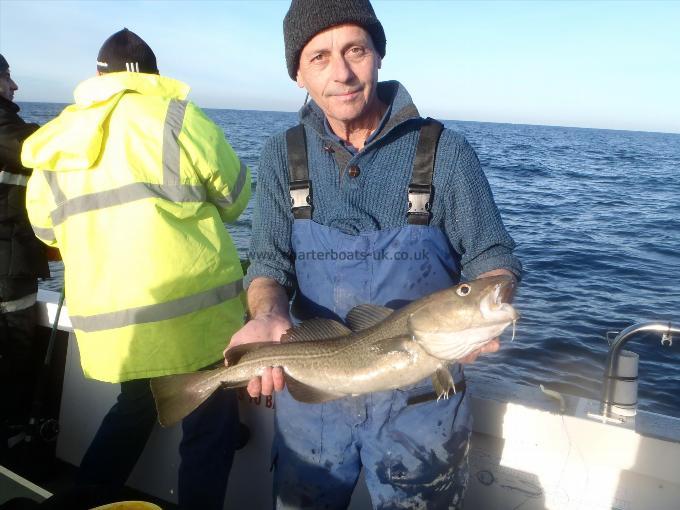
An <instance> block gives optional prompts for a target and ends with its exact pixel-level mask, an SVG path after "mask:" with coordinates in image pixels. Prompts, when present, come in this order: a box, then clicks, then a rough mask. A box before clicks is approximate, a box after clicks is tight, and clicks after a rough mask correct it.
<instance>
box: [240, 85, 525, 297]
mask: <svg viewBox="0 0 680 510" xmlns="http://www.w3.org/2000/svg"><path fill="white" fill-rule="evenodd" d="M378 96H379V97H380V99H381V100H382V101H383V102H384V103H386V104H388V105H389V110H388V113H387V116H388V117H387V119H386V121H385V122H384V123H383V124H382V127H381V129H380V132H379V133H378V134H377V136H375V137H373V139H372V140H371V141H370V143H368V144H367V145H366V146H365V147H364V148H363V149H362V150H361V151H359V152H358V153H357V154H352V152H350V151H349V150H348V149H347V148H345V147H343V146H342V145H340V144H339V143H338V142H337V141H336V140H333V139H332V137H330V136H328V134H327V131H326V128H325V125H324V116H323V113H322V111H321V109H320V108H319V107H318V106H317V105H316V104H315V103H314V102H310V103H308V104H307V105H305V106H304V107H303V108H302V109H301V110H300V122H301V123H302V124H304V126H305V134H306V137H307V154H308V161H309V174H310V180H311V181H312V193H313V206H314V207H313V210H312V220H313V221H316V222H318V223H321V224H323V225H326V226H328V227H333V228H337V229H339V230H341V231H343V232H345V233H349V234H357V233H359V232H365V231H372V230H379V229H390V228H395V227H400V226H404V225H406V224H407V220H406V218H407V216H406V211H407V209H408V185H409V182H410V179H411V172H412V168H413V160H414V157H415V153H416V146H417V142H418V136H419V128H420V126H421V124H422V119H421V117H420V115H419V113H418V110H417V109H416V107H415V105H414V104H413V102H412V100H411V97H410V95H409V94H408V92H407V91H406V89H405V88H404V87H403V86H402V85H401V84H400V83H398V82H395V81H391V82H381V83H379V84H378ZM324 147H326V149H325V150H324ZM328 147H330V148H331V149H332V150H328ZM351 165H356V166H358V167H359V171H360V173H359V175H358V176H356V177H350V176H349V174H348V172H347V170H348V168H349V167H350V166H351ZM287 166H288V165H287V151H286V137H285V133H280V134H278V135H276V136H274V137H272V138H270V139H269V140H268V141H267V142H266V143H265V146H264V148H263V149H262V155H261V158H260V165H259V169H258V180H257V198H256V202H255V211H254V217H253V228H252V239H251V245H250V253H249V258H250V261H251V265H250V268H249V269H248V274H247V276H246V279H245V284H246V285H248V284H249V283H250V282H251V281H252V280H253V279H254V278H257V277H268V278H272V279H273V280H276V281H277V282H278V283H279V284H281V285H282V286H283V287H284V288H286V290H287V291H288V292H291V291H293V290H295V288H296V279H295V266H294V264H295V260H294V258H295V254H294V253H293V249H292V246H291V229H292V225H293V214H292V213H291V210H290V195H289V191H288V181H289V177H288V168H287ZM433 186H434V200H433V204H432V211H431V212H432V219H431V221H430V225H437V226H439V227H441V228H442V229H443V230H444V232H445V233H446V235H447V237H448V239H449V241H450V243H451V247H452V249H453V250H455V251H456V252H457V253H458V255H459V257H460V263H461V270H462V278H463V279H467V280H469V279H473V278H475V277H477V276H478V275H479V274H481V273H484V272H486V271H490V270H492V269H498V268H504V269H508V270H510V271H512V272H513V273H514V274H515V275H517V277H520V275H521V270H522V269H521V264H520V262H519V260H518V259H517V258H516V257H515V256H514V255H513V253H512V251H513V249H514V247H515V243H514V242H513V240H512V238H511V237H510V236H509V235H508V233H507V232H506V230H505V228H504V227H503V223H502V221H501V217H500V214H499V212H498V209H497V208H496V204H495V203H494V200H493V196H492V194H491V189H490V188H489V184H488V182H487V180H486V178H485V177H484V174H483V172H482V169H481V166H480V164H479V160H478V159H477V155H476V154H475V151H474V149H473V148H472V147H471V146H470V145H469V144H468V142H467V141H466V140H465V138H464V137H463V136H462V135H460V134H458V133H456V132H454V131H451V130H449V129H445V130H444V131H443V132H442V135H441V138H440V141H439V146H438V148H437V154H436V159H435V170H434V177H433Z"/></svg>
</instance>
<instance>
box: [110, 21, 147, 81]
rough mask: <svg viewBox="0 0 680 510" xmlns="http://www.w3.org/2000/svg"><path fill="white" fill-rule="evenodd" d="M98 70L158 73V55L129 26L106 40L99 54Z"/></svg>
mask: <svg viewBox="0 0 680 510" xmlns="http://www.w3.org/2000/svg"><path fill="white" fill-rule="evenodd" d="M97 70H98V71H100V72H102V73H115V72H118V71H135V72H138V73H149V74H158V66H157V65H156V55H154V54H153V51H152V50H151V48H149V45H148V44H146V43H145V42H144V40H143V39H142V38H141V37H139V36H138V35H137V34H135V33H134V32H131V31H130V30H128V29H127V28H124V29H123V30H121V31H120V32H116V33H115V34H113V35H112V36H111V37H109V38H108V39H107V40H106V41H104V44H102V47H101V48H100V50H99V55H97Z"/></svg>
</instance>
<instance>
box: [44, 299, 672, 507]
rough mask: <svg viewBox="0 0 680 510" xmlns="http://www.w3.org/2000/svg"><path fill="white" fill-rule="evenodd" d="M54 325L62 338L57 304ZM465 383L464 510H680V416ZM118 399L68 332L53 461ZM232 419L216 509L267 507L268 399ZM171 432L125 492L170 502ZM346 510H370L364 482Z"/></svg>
mask: <svg viewBox="0 0 680 510" xmlns="http://www.w3.org/2000/svg"><path fill="white" fill-rule="evenodd" d="M57 298H58V296H57V294H56V293H53V292H52V293H51V292H41V293H40V300H41V301H42V302H43V303H45V306H44V308H43V311H42V314H43V315H42V319H41V320H42V323H43V324H44V325H48V324H50V323H51V321H52V320H53V318H54V313H55V310H56V305H55V303H56V301H57ZM59 327H60V329H63V330H66V331H69V330H70V321H69V319H68V311H67V309H66V307H64V309H63V310H62V317H61V319H60V322H59ZM469 385H470V387H471V390H472V395H473V412H474V416H475V429H474V434H473V441H472V446H471V451H470V486H469V488H468V493H467V497H466V505H465V508H466V509H468V510H472V509H474V510H516V509H522V510H539V509H550V510H613V509H615V510H680V419H678V418H676V417H669V416H661V415H654V414H651V413H643V412H639V413H638V415H637V416H636V417H634V418H629V419H622V420H621V421H620V422H607V423H603V422H602V420H601V419H598V418H597V416H596V415H597V413H598V409H599V403H598V402H595V401H592V400H587V399H583V398H576V397H569V396H566V397H565V401H564V406H563V410H560V407H561V404H560V402H559V401H558V400H556V399H553V398H551V397H548V396H546V395H545V394H543V393H542V392H541V391H540V390H539V389H538V388H533V387H529V386H521V385H511V384H507V383H504V382H503V381H500V380H492V379H475V380H472V381H469ZM117 394H118V386H117V385H112V384H106V383H100V382H97V381H92V380H86V379H85V378H84V377H83V373H82V370H81V368H80V361H79V355H78V349H77V345H76V342H75V338H74V337H73V335H70V337H69V345H68V352H67V359H66V373H65V378H64V387H63V394H62V404H61V414H60V425H61V433H60V436H59V439H58V443H57V456H58V457H59V458H61V459H63V460H65V461H67V462H69V463H72V464H74V465H78V463H79V462H80V459H81V458H82V455H83V454H84V452H85V449H86V448H87V446H88V445H89V442H90V440H91V439H92V437H93V435H94V433H95V431H96V429H97V427H98V426H99V423H100V421H101V419H102V418H103V416H104V414H105V413H106V412H107V410H108V409H109V408H110V406H111V405H112V403H113V401H114V399H115V397H116V396H117ZM240 411H241V420H242V421H243V422H244V423H246V424H247V425H248V426H249V427H250V429H251V440H250V442H249V443H248V445H247V446H246V447H245V448H244V449H243V450H241V451H239V452H237V454H236V458H235V461H234V466H233V469H232V472H231V476H230V480H229V488H228V492H227V497H226V500H225V508H228V509H241V508H249V509H254V510H257V509H268V508H271V473H270V471H269V466H270V459H269V446H270V441H271V434H272V416H273V411H272V409H271V408H269V407H268V406H267V403H266V401H265V399H262V400H258V401H255V400H253V399H250V398H248V397H247V396H246V397H245V398H244V399H243V400H242V401H241V407H240ZM180 434H181V430H180V428H179V426H175V427H172V428H169V429H162V428H160V427H157V429H156V430H155V431H154V433H153V435H152V437H151V439H150V441H149V443H148V444H147V447H146V449H145V451H144V453H143V455H142V457H141V459H140V461H139V463H138V464H137V466H136V468H135V470H134V472H133V474H132V476H131V478H130V481H129V484H130V485H131V486H132V487H134V488H136V489H139V490H142V491H144V492H146V493H148V494H152V495H154V496H156V497H159V498H162V499H164V500H167V501H173V502H174V501H176V484H177V480H176V478H177V475H176V473H177V465H178V460H179V459H178V453H177V444H178V441H179V438H180ZM36 497H37V496H36ZM43 497H44V496H43ZM350 508H351V509H353V510H358V509H366V508H371V505H370V499H369V497H368V494H367V491H366V488H365V486H364V484H363V482H360V484H359V486H358V487H357V489H356V491H355V494H354V497H353V499H352V504H351V506H350Z"/></svg>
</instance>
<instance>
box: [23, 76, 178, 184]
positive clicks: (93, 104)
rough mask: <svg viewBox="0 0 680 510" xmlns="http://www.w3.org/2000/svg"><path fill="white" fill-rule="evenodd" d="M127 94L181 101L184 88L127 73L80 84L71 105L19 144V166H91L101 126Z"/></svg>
mask: <svg viewBox="0 0 680 510" xmlns="http://www.w3.org/2000/svg"><path fill="white" fill-rule="evenodd" d="M129 92H135V93H138V94H142V95H144V96H156V97H163V98H167V99H180V100H183V99H185V98H186V96H187V94H188V93H189V86H188V85H186V84H184V83H182V82H180V81H177V80H173V79H172V78H167V77H164V76H159V75H157V74H144V73H129V72H120V73H110V74H104V75H101V76H95V77H93V78H90V79H88V80H85V81H84V82H82V83H81V84H80V85H78V86H77V87H76V90H75V91H74V93H73V97H74V99H75V104H72V105H70V106H67V107H66V108H65V109H64V111H63V112H62V113H61V114H59V116H58V117H57V118H55V119H54V120H52V121H50V122H48V123H47V124H45V125H44V126H43V127H41V128H40V129H39V130H38V131H36V132H35V133H33V135H31V136H30V137H29V138H28V139H27V140H26V141H25V142H24V145H23V149H22V151H21V160H22V163H23V165H24V166H25V167H27V168H39V169H41V170H51V171H69V170H85V169H88V168H92V166H93V165H94V164H95V162H96V161H97V160H98V158H99V155H100V153H101V150H102V144H103V142H104V131H105V129H104V128H105V124H106V122H107V120H108V119H109V117H110V115H111V114H112V112H113V110H114V109H115V108H116V105H117V104H118V101H120V100H121V98H122V97H123V96H124V95H125V94H126V93H129Z"/></svg>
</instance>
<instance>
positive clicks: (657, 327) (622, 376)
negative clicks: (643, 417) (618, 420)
mask: <svg viewBox="0 0 680 510" xmlns="http://www.w3.org/2000/svg"><path fill="white" fill-rule="evenodd" d="M643 332H655V333H660V334H661V345H663V346H671V345H673V333H680V328H678V327H675V326H673V325H672V324H671V323H670V322H645V323H641V324H633V325H632V326H629V327H627V328H626V329H624V330H623V331H621V332H620V333H619V334H618V335H616V337H615V338H614V340H613V342H612V344H611V346H610V348H609V353H608V354H607V361H606V362H605V370H604V379H603V384H602V400H601V411H602V416H603V417H604V418H611V417H612V415H613V414H617V415H627V416H632V415H634V414H635V404H636V400H637V355H636V354H635V353H632V352H630V351H624V350H623V346H624V345H625V344H626V343H628V341H629V340H630V339H631V338H632V337H633V336H635V335H636V334H638V333H643ZM619 396H623V398H624V401H623V402H621V401H620V400H621V399H620V398H619Z"/></svg>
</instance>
